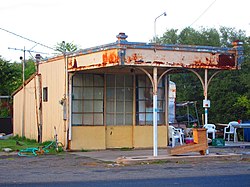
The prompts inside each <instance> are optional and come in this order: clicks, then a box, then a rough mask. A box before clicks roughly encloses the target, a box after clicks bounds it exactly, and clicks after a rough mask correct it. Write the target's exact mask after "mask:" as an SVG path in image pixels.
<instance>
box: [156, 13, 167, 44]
mask: <svg viewBox="0 0 250 187" xmlns="http://www.w3.org/2000/svg"><path fill="white" fill-rule="evenodd" d="M161 16H167V14H166V12H163V13H162V14H161V15H159V16H158V17H156V18H155V21H154V36H155V38H154V41H155V44H156V20H157V19H158V18H159V17H161Z"/></svg>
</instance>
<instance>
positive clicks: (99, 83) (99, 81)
mask: <svg viewBox="0 0 250 187" xmlns="http://www.w3.org/2000/svg"><path fill="white" fill-rule="evenodd" d="M103 83H104V81H103V75H94V86H103Z"/></svg>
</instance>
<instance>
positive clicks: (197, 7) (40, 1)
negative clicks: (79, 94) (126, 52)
mask: <svg viewBox="0 0 250 187" xmlns="http://www.w3.org/2000/svg"><path fill="white" fill-rule="evenodd" d="M249 7H250V1H249V0H237V1H235V0H124V1H118V0H90V1H88V0H1V3H0V41H1V42H0V55H1V57H2V58H4V59H5V60H8V61H10V62H14V61H16V62H19V61H20V60H19V59H20V56H24V52H23V51H22V50H23V49H24V48H25V49H26V50H32V51H34V52H32V53H28V52H26V53H25V58H27V59H28V58H30V57H32V56H35V54H36V53H41V54H42V56H43V57H45V56H48V57H49V56H53V55H54V53H55V51H53V50H51V49H49V48H46V47H44V46H41V45H37V44H36V43H33V42H30V41H28V40H25V39H23V38H20V37H18V36H16V35H14V34H11V33H9V32H6V31H5V30H7V31H10V32H12V33H15V34H17V35H20V36H23V37H25V38H28V39H30V40H33V41H36V42H38V43H41V44H43V45H45V46H48V47H51V48H53V47H55V45H56V44H57V43H60V42H62V41H66V42H70V43H74V44H76V45H77V46H78V47H79V48H82V49H85V48H88V47H94V46H98V45H103V44H107V43H112V42H115V41H116V35H117V34H118V33H119V32H125V33H126V35H128V38H127V40H128V41H131V42H149V41H150V39H152V38H153V37H154V34H155V32H154V23H155V25H156V35H157V36H161V35H162V34H163V33H164V32H165V31H166V30H167V29H172V28H174V29H178V30H179V31H181V30H182V29H184V28H185V27H188V26H191V27H193V28H195V29H199V28H200V27H205V28H212V27H215V28H219V27H220V26H226V27H234V28H236V29H237V30H238V29H242V30H245V31H246V34H247V36H249V35H250V11H249ZM163 12H166V14H167V16H160V17H159V18H157V17H158V16H159V15H161V14H162V13H163ZM156 18H157V20H156V22H155V19H156ZM3 29H4V30H3ZM9 48H11V49H9ZM44 53H47V54H44ZM31 55H32V56H31Z"/></svg>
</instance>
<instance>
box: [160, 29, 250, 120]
mask: <svg viewBox="0 0 250 187" xmlns="http://www.w3.org/2000/svg"><path fill="white" fill-rule="evenodd" d="M235 40H240V41H243V47H244V56H245V60H244V63H243V64H242V65H241V70H239V71H237V70H236V71H224V72H221V73H219V74H218V75H217V76H215V77H214V78H213V80H212V82H211V84H210V86H209V89H208V98H209V99H210V100H211V108H210V109H209V122H211V123H218V122H221V123H227V122H228V121H230V120H237V119H243V120H244V119H245V120H249V119H250V106H249V105H250V102H249V100H250V91H249V89H250V74H249V72H250V37H247V36H246V34H245V31H243V30H236V29H235V28H227V27H220V29H219V30H216V29H215V28H200V29H199V30H195V29H193V28H190V27H187V28H185V29H183V30H182V31H180V32H178V30H176V29H170V30H167V31H166V32H165V33H164V34H163V36H162V37H160V38H158V40H157V41H159V42H160V43H162V44H171V43H173V44H180V45H181V44H184V45H205V46H221V47H232V42H233V41H235ZM210 72H212V71H211V70H210ZM200 73H202V72H200ZM171 80H172V81H174V82H175V83H176V86H177V102H180V101H186V100H189V101H191V100H195V101H198V103H197V107H198V109H199V114H200V115H199V116H201V114H203V110H204V109H203V108H202V100H203V98H204V96H203V92H202V87H201V83H200V81H199V80H198V78H197V77H196V76H194V75H193V74H191V73H189V72H185V73H180V74H173V75H171Z"/></svg>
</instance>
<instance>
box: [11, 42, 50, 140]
mask: <svg viewBox="0 0 250 187" xmlns="http://www.w3.org/2000/svg"><path fill="white" fill-rule="evenodd" d="M8 49H11V50H16V51H22V52H23V56H20V60H21V62H22V79H23V83H22V88H23V106H22V110H23V112H22V129H21V135H22V137H25V110H26V106H25V102H26V90H25V63H26V58H25V55H26V52H29V53H31V52H36V51H32V50H26V49H25V46H24V48H23V49H17V48H11V47H9V48H8ZM36 53H40V52H36ZM41 53H42V52H41ZM42 54H48V53H42Z"/></svg>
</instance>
